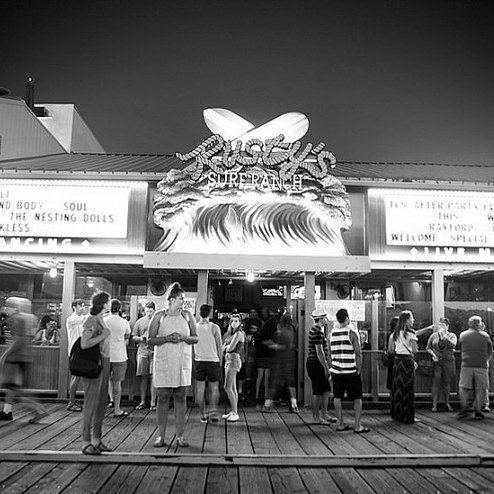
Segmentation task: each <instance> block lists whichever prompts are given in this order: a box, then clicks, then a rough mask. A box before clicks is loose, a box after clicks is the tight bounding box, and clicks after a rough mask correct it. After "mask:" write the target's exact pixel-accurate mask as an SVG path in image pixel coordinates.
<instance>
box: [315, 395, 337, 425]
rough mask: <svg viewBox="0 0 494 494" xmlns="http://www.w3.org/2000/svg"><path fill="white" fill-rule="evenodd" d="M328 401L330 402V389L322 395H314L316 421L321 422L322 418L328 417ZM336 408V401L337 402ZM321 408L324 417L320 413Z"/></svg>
mask: <svg viewBox="0 0 494 494" xmlns="http://www.w3.org/2000/svg"><path fill="white" fill-rule="evenodd" d="M328 403H329V391H326V392H325V393H323V394H321V395H312V419H313V420H314V422H319V421H320V420H321V418H322V419H323V420H327V418H328ZM335 408H336V403H335ZM319 410H321V411H322V417H320V415H319Z"/></svg>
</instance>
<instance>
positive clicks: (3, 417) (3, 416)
mask: <svg viewBox="0 0 494 494" xmlns="http://www.w3.org/2000/svg"><path fill="white" fill-rule="evenodd" d="M0 420H14V417H13V416H12V412H9V413H6V412H4V411H3V410H2V411H0Z"/></svg>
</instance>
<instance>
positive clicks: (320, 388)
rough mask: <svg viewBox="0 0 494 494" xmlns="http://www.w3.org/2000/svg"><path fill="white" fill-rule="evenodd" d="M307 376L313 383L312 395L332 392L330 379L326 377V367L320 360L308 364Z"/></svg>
mask: <svg viewBox="0 0 494 494" xmlns="http://www.w3.org/2000/svg"><path fill="white" fill-rule="evenodd" d="M306 368H307V374H309V378H310V380H311V381H312V394H314V395H322V394H323V393H327V392H328V391H331V386H330V384H329V379H328V378H327V377H326V376H325V375H324V367H323V366H322V364H321V362H319V360H316V361H315V362H307V364H306Z"/></svg>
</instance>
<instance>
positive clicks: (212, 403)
mask: <svg viewBox="0 0 494 494" xmlns="http://www.w3.org/2000/svg"><path fill="white" fill-rule="evenodd" d="M205 391H206V381H196V402H197V404H198V405H199V410H200V412H201V417H206V416H207V413H206V400H205V396H204V394H205ZM219 397H220V391H219V386H218V382H217V381H213V382H210V381H208V403H209V407H210V409H211V412H212V413H216V412H217V409H218V402H219Z"/></svg>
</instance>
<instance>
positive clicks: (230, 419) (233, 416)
mask: <svg viewBox="0 0 494 494" xmlns="http://www.w3.org/2000/svg"><path fill="white" fill-rule="evenodd" d="M239 419H240V417H239V415H238V413H233V412H232V413H230V416H229V417H228V418H227V419H226V421H227V422H237V421H238V420H239Z"/></svg>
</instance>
